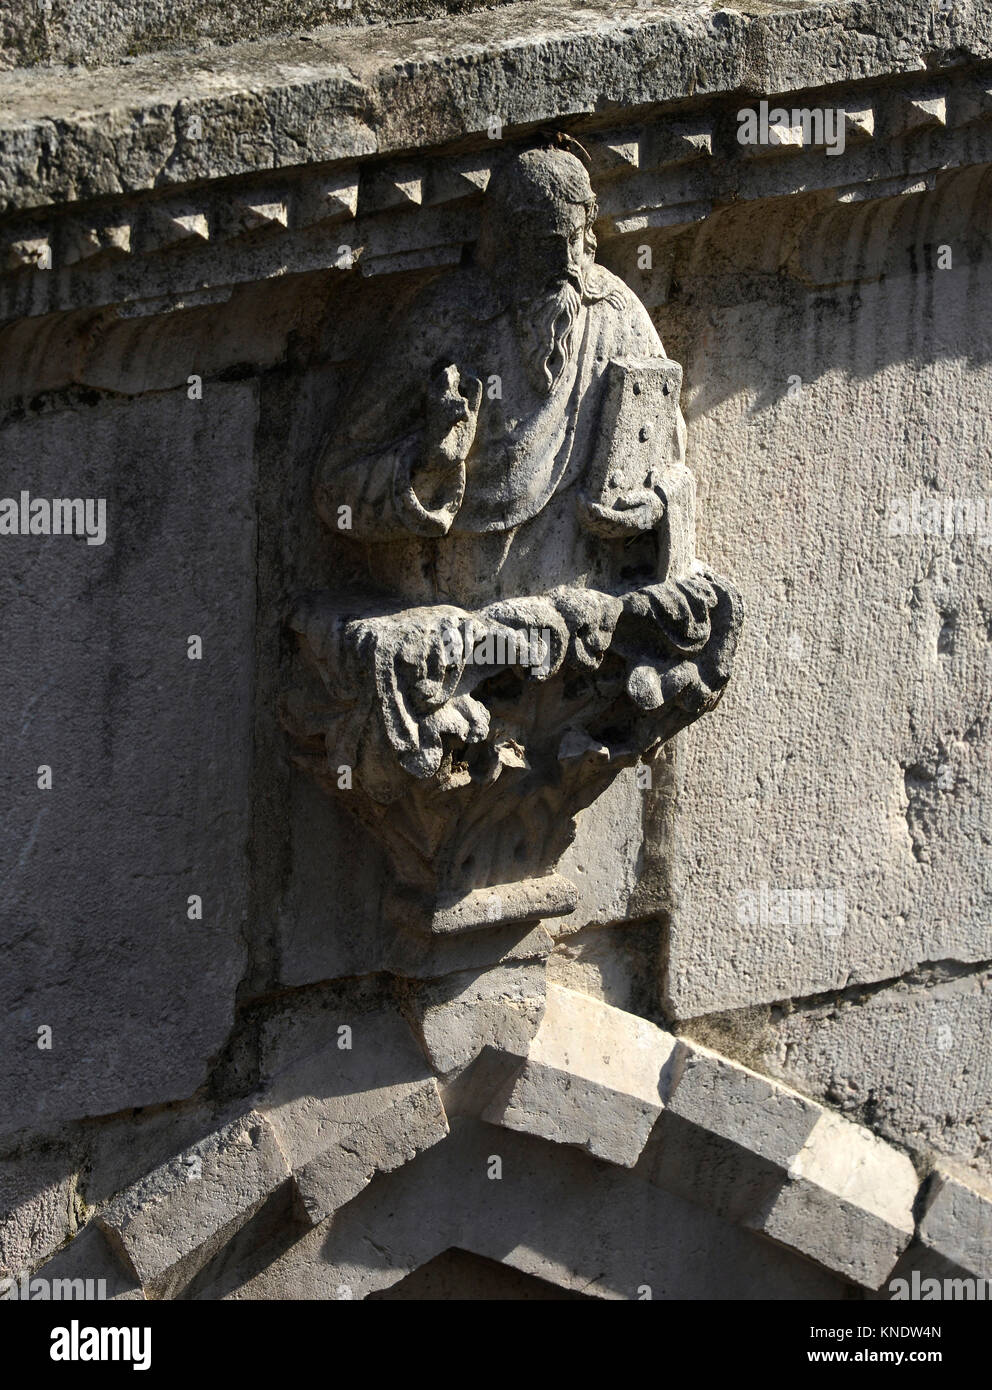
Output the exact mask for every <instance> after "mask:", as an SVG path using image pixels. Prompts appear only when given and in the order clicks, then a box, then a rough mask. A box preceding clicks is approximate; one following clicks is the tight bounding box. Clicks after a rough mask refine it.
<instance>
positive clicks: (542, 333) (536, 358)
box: [516, 280, 583, 396]
mask: <svg viewBox="0 0 992 1390" xmlns="http://www.w3.org/2000/svg"><path fill="white" fill-rule="evenodd" d="M582 299H583V296H582V293H581V291H580V290H579V289H577V288H576V286H575V284H574V283H573V282H572V281H571V280H563V281H562V282H561V284H559V285H557V286H555V288H554V289H552V290H549V291H548V292H547V293H545V294H542V295H539V296H538V297H537V298H536V299H529V300H527V301H526V303H524V304H521V305H519V306H518V308H517V315H516V317H517V328H518V330H519V332H520V337H521V339H522V347H523V356H524V361H525V363H526V365H527V370H528V372H529V374H530V377H531V380H532V381H533V383H534V385H535V386H536V387H537V389H538V391H540V392H541V393H543V394H544V395H547V396H550V394H551V392H552V391H553V390H554V389H555V387H556V386H557V385H558V383H559V381H560V380H561V378H562V376H563V374H564V372H565V370H566V369H567V367H568V366H569V365H570V363H571V361H572V358H573V357H574V356H575V349H576V338H575V325H576V323H577V321H578V317H579V310H580V309H581V308H582Z"/></svg>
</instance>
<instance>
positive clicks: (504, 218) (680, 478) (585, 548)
mask: <svg viewBox="0 0 992 1390" xmlns="http://www.w3.org/2000/svg"><path fill="white" fill-rule="evenodd" d="M595 219H596V199H595V196H594V194H593V190H592V186H591V184H590V181H589V176H588V174H587V172H586V169H585V167H584V165H583V164H582V162H581V161H580V160H579V159H578V158H577V157H576V156H575V155H574V154H572V153H570V152H568V151H567V150H566V149H563V148H560V147H558V146H554V145H552V146H539V147H537V148H531V149H527V150H524V151H523V152H515V153H513V154H511V155H509V156H508V157H507V158H506V159H505V161H504V163H502V164H501V165H500V166H499V167H497V168H496V169H495V170H494V172H493V175H492V179H491V182H490V185H489V188H488V191H487V193H486V195H485V197H484V199H483V208H482V216H481V222H480V231H479V237H478V241H477V243H476V246H475V251H474V256H473V259H472V262H471V264H469V265H466V266H464V267H461V268H459V269H458V270H456V271H453V272H450V273H447V274H443V275H441V276H439V277H438V278H437V279H435V280H433V281H432V282H430V283H429V284H428V285H427V286H426V288H424V289H422V290H421V291H420V292H419V294H418V295H417V296H416V297H415V299H414V300H413V302H412V303H410V304H409V305H408V306H406V307H405V308H404V309H402V310H401V311H400V313H399V315H398V317H397V318H396V320H395V321H394V322H393V323H392V324H391V325H390V326H389V328H388V331H387V333H386V334H385V336H384V339H383V342H382V344H381V347H380V349H379V351H378V352H377V353H376V354H375V356H374V360H373V362H372V364H370V365H369V364H367V365H365V366H363V370H362V373H361V375H360V377H359V378H358V380H357V382H356V384H355V386H354V388H353V389H352V390H351V391H349V392H347V393H345V394H344V395H343V397H342V402H341V404H340V406H339V410H338V419H337V421H336V422H335V424H334V427H333V429H332V431H331V433H330V435H329V436H328V438H327V440H326V441H325V443H324V445H323V447H322V450H321V454H320V458H319V463H318V468H317V477H316V484H315V493H316V501H317V506H318V509H319V510H320V512H321V515H322V516H323V517H324V519H325V520H326V522H327V523H328V525H329V526H331V527H332V528H333V529H334V530H335V531H337V532H338V533H339V534H341V535H343V536H346V537H347V538H348V539H350V540H351V541H352V542H357V543H360V544H362V545H363V546H364V553H365V561H366V567H367V571H368V576H369V581H370V583H369V585H368V586H366V587H364V588H362V589H361V590H360V591H357V592H338V593H334V594H329V593H325V594H320V595H315V596H310V598H308V599H307V600H306V601H304V602H303V603H302V604H301V605H300V607H299V609H298V611H297V613H296V616H295V618H294V627H295V628H296V630H297V632H298V634H299V636H300V639H301V643H302V646H303V649H304V651H305V653H306V654H307V656H308V657H309V660H310V663H311V665H312V667H313V668H314V669H315V670H316V671H317V672H318V673H319V676H320V679H321V681H322V683H323V689H324V694H325V696H326V697H327V698H328V700H329V706H328V710H327V712H326V715H325V716H321V717H319V718H318V717H317V716H315V715H313V714H312V713H311V714H310V715H308V717H307V718H306V719H305V720H303V719H301V718H299V717H297V718H296V719H295V724H294V727H295V728H296V730H297V732H298V734H299V735H300V736H301V738H302V739H303V741H304V742H306V743H307V745H308V747H309V749H310V762H309V765H310V766H311V769H312V770H313V771H314V772H315V774H316V775H317V777H318V779H319V780H321V781H322V783H323V784H324V785H325V786H327V787H328V789H329V790H332V791H333V790H334V779H333V776H332V770H333V769H334V768H335V767H338V766H340V765H341V764H342V763H343V764H347V765H348V766H349V767H352V766H353V767H354V768H355V769H356V775H357V778H358V781H359V782H360V784H361V788H362V793H363V797H364V800H363V799H362V797H356V796H354V795H353V796H352V798H351V803H350V804H351V806H352V809H353V810H355V811H356V813H357V814H359V815H361V816H362V817H363V819H364V820H365V822H366V824H370V825H373V826H374V827H376V828H377V830H378V831H380V832H381V833H382V836H383V838H384V839H385V840H386V842H387V844H388V845H390V847H391V850H392V852H393V853H394V859H395V862H396V864H397V865H398V867H399V872H400V877H401V878H402V879H403V880H404V881H405V882H407V883H408V884H409V883H414V882H418V883H421V884H422V885H424V886H426V887H427V888H429V889H430V888H431V886H432V885H433V887H435V888H437V890H438V892H440V893H441V896H442V897H443V896H444V894H445V893H446V894H447V896H448V898H451V897H452V894H454V896H455V898H457V896H458V894H459V893H462V894H464V893H465V892H466V891H472V890H474V889H476V888H478V887H480V886H482V887H489V886H491V885H492V883H493V882H494V881H495V882H503V881H505V880H506V878H507V875H509V877H510V878H511V879H515V880H519V879H520V876H521V874H522V873H523V872H524V871H525V869H526V870H527V872H529V873H530V875H531V876H532V877H531V879H529V880H528V881H530V882H535V881H538V879H540V881H542V882H543V881H544V880H543V879H541V875H542V874H546V873H547V871H548V867H549V862H550V863H552V864H553V861H554V858H555V857H556V855H557V853H558V850H557V849H556V850H555V851H554V852H553V853H552V850H551V848H550V846H551V844H552V842H554V845H556V846H558V845H560V844H564V843H566V842H567V839H568V833H566V832H562V833H563V834H564V835H565V838H564V840H563V839H562V837H561V835H558V834H557V832H555V833H552V832H551V831H550V830H549V829H548V826H547V825H546V824H544V828H543V829H539V828H538V823H537V820H536V819H534V818H535V817H538V818H540V817H543V818H544V821H546V820H547V816H548V810H547V805H548V796H547V794H548V787H549V786H555V787H556V788H557V789H558V790H557V792H556V795H558V794H560V793H562V791H563V789H564V791H565V792H566V793H567V794H566V796H565V800H566V801H567V800H568V799H569V797H571V803H572V804H569V805H567V806H563V808H562V813H561V817H560V819H561V821H562V824H563V825H564V826H565V827H567V826H568V825H570V824H571V823H572V821H571V817H572V816H573V815H574V811H575V810H576V809H578V808H579V807H580V806H581V805H583V804H587V803H588V801H589V800H590V799H591V798H592V797H593V796H595V795H597V794H598V792H599V790H602V788H603V786H605V785H606V784H608V782H609V780H610V779H611V778H612V777H613V776H615V775H616V772H617V771H618V770H619V768H620V767H621V766H624V765H627V764H629V763H630V762H632V761H635V760H636V759H637V758H639V757H641V756H643V755H644V754H645V753H647V752H649V751H650V750H651V749H653V748H655V747H657V746H658V745H659V744H660V743H661V742H663V741H664V740H665V739H667V738H669V737H670V736H671V735H672V734H673V733H674V732H676V731H677V730H678V729H679V728H682V727H684V726H685V725H686V724H688V723H690V722H692V720H693V719H695V718H697V717H698V716H699V715H700V714H701V713H702V712H704V711H705V710H706V709H707V708H710V707H711V706H712V705H713V704H714V703H715V702H716V700H717V699H718V698H719V695H720V693H721V692H722V689H723V686H724V685H725V683H726V681H727V679H728V677H729V671H730V661H731V657H732V654H733V650H734V645H735V642H736V634H737V630H738V627H739V623H740V605H739V600H738V598H737V595H736V594H735V592H734V591H733V589H732V588H731V587H730V586H729V585H727V584H726V583H724V582H723V581H721V580H718V579H717V578H716V576H714V575H711V574H710V573H709V572H708V571H706V570H704V569H703V568H702V566H700V565H699V564H698V563H697V562H696V560H695V556H694V553H693V545H694V521H693V517H694V487H693V482H692V478H691V475H690V474H689V471H688V469H687V468H686V467H685V463H684V454H685V426H684V423H683V419H682V415H681V412H680V410H679V407H678V395H679V386H680V382H681V371H680V369H679V367H678V365H677V364H676V363H673V362H671V361H670V360H669V359H668V358H667V357H666V356H665V352H664V349H663V348H662V345H661V342H660V340H659V338H658V335H657V333H656V331H655V329H654V325H653V324H652V322H651V320H650V318H649V316H648V314H647V311H646V310H645V309H644V307H643V305H642V304H641V303H640V302H639V300H638V299H637V297H636V296H635V295H634V294H633V293H632V291H631V290H630V289H629V288H628V287H627V286H626V284H624V282H623V281H622V280H620V279H619V278H618V277H617V276H615V275H613V274H611V273H610V272H609V271H608V270H606V269H604V268H603V267H601V266H599V265H597V264H596V261H595V251H596V239H595V236H594V234H593V223H594V221H595ZM342 518H345V519H346V520H345V525H344V527H342ZM507 635H509V636H511V637H515V638H517V639H520V640H518V641H517V642H516V645H512V644H511V646H510V647H509V648H508V647H506V646H505V645H504V646H502V647H501V646H499V645H498V644H497V645H493V643H494V641H495V639H497V638H501V637H506V636H507ZM521 635H523V636H521ZM507 652H509V655H507ZM542 691H543V692H544V693H541V692H542ZM291 722H292V721H291ZM618 730H625V731H626V732H625V734H624V735H623V737H620V736H618V732H617V731H618ZM591 766H592V767H594V769H595V773H594V775H593V774H591V773H590V772H589V768H590V767H591ZM563 767H566V768H567V769H568V775H567V776H566V775H565V773H563V770H562V769H563ZM497 778H500V779H501V781H500V787H501V788H502V790H503V792H504V793H506V792H509V791H510V789H511V784H512V788H513V797H514V800H513V802H512V805H508V804H504V807H503V811H502V812H501V813H499V814H495V816H494V818H493V817H491V819H490V822H489V829H490V830H491V829H492V826H493V824H495V822H496V821H499V820H500V817H501V816H502V819H503V821H505V820H506V818H507V816H510V819H511V821H512V820H513V817H514V816H515V817H518V818H519V817H520V816H523V817H524V819H526V818H527V816H528V815H530V816H531V820H532V825H531V833H530V836H529V838H530V840H532V841H533V844H534V846H540V845H543V846H544V849H543V850H540V849H539V848H536V849H535V850H534V853H530V852H528V853H527V854H525V855H524V856H523V860H524V861H525V863H524V867H523V868H521V867H520V865H519V864H517V865H516V866H508V863H507V858H508V852H504V851H503V850H499V851H498V852H497V851H496V850H494V851H493V853H492V854H490V855H489V859H488V863H489V867H488V868H485V867H484V866H483V867H480V863H481V860H480V855H479V854H478V853H476V852H472V853H467V852H466V851H465V843H464V833H467V832H464V833H463V832H461V831H458V830H457V826H458V825H462V826H464V825H465V824H466V823H467V821H468V820H472V823H473V824H475V826H476V829H477V830H478V826H479V825H481V824H483V823H484V822H485V816H486V813H487V812H488V811H492V810H493V808H494V807H495V806H496V805H497V803H499V801H500V797H499V796H498V795H496V794H495V793H494V792H493V790H492V788H493V784H494V783H495V781H496V779H497ZM569 787H571V789H572V790H571V792H568V788H569ZM485 788H488V789H489V790H488V791H485V792H484V790H483V789H485ZM486 796H488V797H489V800H488V801H486V800H485V797H486ZM469 807H470V808H471V809H470V810H469V809H468V808H469ZM539 807H540V808H543V809H541V810H540V811H539V810H538V808H539ZM386 808H391V809H390V810H389V811H388V813H387V810H386ZM528 808H529V809H528ZM401 823H402V825H401ZM428 824H435V825H436V827H437V828H436V836H435V833H434V832H433V831H432V832H431V834H430V835H428V836H427V838H428V839H432V848H431V850H430V852H429V853H428V851H427V850H426V849H425V850H424V852H423V854H422V855H421V856H420V857H419V858H418V851H417V850H416V847H415V844H413V842H415V840H416V837H417V836H418V835H423V834H424V833H425V832H424V826H426V825H428ZM542 824H543V822H542ZM494 833H495V832H494ZM460 835H461V838H459V836H460ZM446 837H447V838H446ZM496 838H497V839H498V838H499V837H498V836H497V837H496ZM494 843H495V841H494ZM411 846H413V847H411ZM439 846H444V847H445V848H444V849H443V852H442V850H441V849H439ZM535 853H536V854H537V856H538V860H537V861H535V862H533V863H532V862H531V860H533V859H534V854H535ZM542 856H543V857H542ZM516 858H517V859H518V860H519V859H520V858H521V856H520V853H519V845H518V846H517V853H516ZM538 861H539V862H538ZM439 865H441V867H440V868H439ZM528 865H529V869H528V868H527V866H528ZM494 876H495V877H494ZM432 891H433V890H432ZM538 896H539V897H540V894H538ZM504 899H505V894H504V895H503V897H501V899H500V901H501V902H502V901H504ZM528 901H529V899H528ZM545 906H546V907H547V904H545ZM547 910H549V911H550V910H552V909H550V908H548V909H547ZM559 910H565V911H567V910H568V909H567V907H566V908H564V909H559Z"/></svg>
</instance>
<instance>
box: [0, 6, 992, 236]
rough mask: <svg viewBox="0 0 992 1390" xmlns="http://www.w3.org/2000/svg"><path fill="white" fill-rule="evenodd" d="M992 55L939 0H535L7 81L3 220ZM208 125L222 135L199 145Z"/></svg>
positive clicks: (990, 21)
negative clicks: (672, 0) (697, 99)
mask: <svg viewBox="0 0 992 1390" xmlns="http://www.w3.org/2000/svg"><path fill="white" fill-rule="evenodd" d="M990 58H992V14H990V13H989V12H988V10H987V9H985V8H984V7H982V6H979V5H969V6H964V5H962V6H961V7H960V8H958V7H956V8H955V9H954V10H952V12H951V13H950V14H948V15H944V14H942V13H941V12H940V11H938V10H935V9H934V7H933V6H932V5H931V4H930V3H929V0H907V3H905V4H903V5H899V6H897V7H896V6H891V5H886V4H884V3H880V0H828V2H827V3H819V4H801V3H775V4H773V3H760V4H759V3H750V4H745V5H743V6H741V7H739V8H728V9H714V8H712V7H711V6H709V5H689V4H684V3H677V4H672V5H663V6H662V5H650V6H645V5H643V4H638V3H636V2H635V0H626V3H616V0H586V2H585V3H580V4H575V3H569V4H562V3H553V2H552V0H549V2H548V3H540V2H539V3H524V4H520V5H509V6H504V7H501V8H499V9H498V10H495V11H492V12H489V13H479V14H469V15H466V16H464V17H462V18H459V19H447V20H444V21H425V22H423V23H419V24H413V25H403V26H400V27H399V28H395V29H394V28H390V29H386V30H376V31H375V32H374V33H371V32H370V31H367V30H364V31H363V30H350V31H341V30H340V29H335V28H325V29H321V30H316V31H314V33H312V34H311V35H309V36H307V37H306V38H297V39H288V40H271V41H265V42H261V43H253V44H241V45H234V46H232V47H231V48H228V49H224V50H216V49H212V50H209V51H207V52H201V53H195V52H193V53H170V54H153V55H147V56H145V57H142V58H140V59H137V60H135V61H134V62H133V63H131V64H128V65H126V66H122V67H115V68H97V69H82V70H55V69H44V70H43V69H27V70H18V71H14V72H9V73H6V74H4V75H3V77H2V78H0V92H2V94H3V106H4V116H3V119H2V121H0V208H2V209H4V210H13V209H28V208H37V207H42V206H44V205H46V204H58V203H66V202H75V201H80V200H87V199H92V198H99V197H104V196H107V195H115V194H122V193H123V194H130V193H136V192H139V191H142V190H147V189H152V188H160V187H163V186H167V185H170V184H171V185H174V186H178V185H183V184H195V183H200V182H202V181H204V180H211V179H218V178H224V177H230V176H234V175H244V174H250V173H260V172H262V171H266V170H274V169H284V168H288V167H291V166H298V165H307V164H313V163H331V162H335V161H339V160H348V159H355V158H357V157H361V156H364V155H369V154H379V155H383V154H393V153H400V152H414V151H417V150H423V149H427V148H430V147H436V146H439V145H444V144H449V143H452V142H457V141H460V140H465V139H466V138H470V137H472V136H477V135H480V134H483V135H484V133H485V132H486V130H487V126H488V123H489V122H490V121H491V120H492V119H493V118H494V117H495V118H498V119H499V120H500V121H501V122H502V124H503V125H504V126H505V127H510V128H512V127H521V126H528V125H533V124H536V123H542V122H547V121H560V120H562V119H565V118H568V117H573V116H581V115H588V114H590V113H593V112H608V111H609V110H610V109H611V108H615V109H617V110H621V109H625V110H630V109H632V108H633V109H636V108H643V107H648V106H653V105H657V104H668V103H676V102H680V101H683V100H685V99H687V98H690V97H693V96H701V95H715V94H720V93H730V92H748V93H753V94H779V93H788V92H795V91H801V90H806V89H808V88H810V87H818V86H824V85H828V84H836V83H843V82H850V81H864V80H866V79H871V78H882V77H887V76H892V75H897V74H905V73H913V72H923V71H925V70H927V71H929V73H930V74H931V75H933V74H934V73H935V72H936V71H938V70H942V69H946V68H950V67H955V66H960V65H966V64H969V63H975V62H981V61H983V60H988V59H990ZM194 116H199V117H200V120H201V123H202V125H203V128H204V134H203V136H202V137H201V138H199V139H194V138H190V137H189V136H188V134H187V133H186V132H187V131H188V129H189V124H190V120H191V118H192V117H194Z"/></svg>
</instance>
